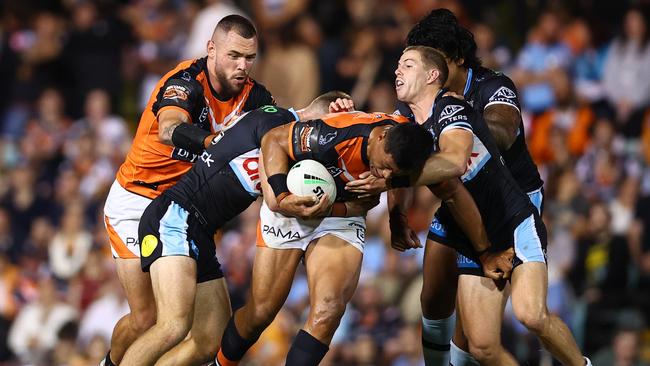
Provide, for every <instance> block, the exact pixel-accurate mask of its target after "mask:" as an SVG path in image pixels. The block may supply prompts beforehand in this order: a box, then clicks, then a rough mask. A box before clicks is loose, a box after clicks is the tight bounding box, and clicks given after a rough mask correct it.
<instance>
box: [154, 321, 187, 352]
mask: <svg viewBox="0 0 650 366" xmlns="http://www.w3.org/2000/svg"><path fill="white" fill-rule="evenodd" d="M191 326H192V322H191V319H185V318H182V317H178V318H171V319H166V320H164V321H161V322H159V323H156V327H160V328H161V329H162V332H161V333H162V334H164V335H163V342H164V343H165V344H167V345H171V346H174V345H176V344H179V343H180V342H181V341H182V340H183V339H185V337H187V334H188V333H189V331H190V328H191Z"/></svg>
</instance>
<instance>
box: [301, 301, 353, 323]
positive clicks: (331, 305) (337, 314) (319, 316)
mask: <svg viewBox="0 0 650 366" xmlns="http://www.w3.org/2000/svg"><path fill="white" fill-rule="evenodd" d="M345 305H346V304H345V302H344V301H343V300H342V299H340V298H334V297H327V298H325V299H323V300H322V301H320V302H319V303H318V304H317V305H316V306H314V307H313V308H312V310H311V312H312V314H311V317H310V318H311V322H312V324H311V326H312V327H313V328H321V329H324V330H332V329H336V327H338V325H339V322H340V321H341V317H342V316H343V313H344V312H345Z"/></svg>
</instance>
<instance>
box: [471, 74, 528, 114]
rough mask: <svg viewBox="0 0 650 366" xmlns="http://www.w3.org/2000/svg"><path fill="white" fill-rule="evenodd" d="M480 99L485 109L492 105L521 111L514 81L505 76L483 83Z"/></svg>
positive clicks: (500, 75) (501, 75)
mask: <svg viewBox="0 0 650 366" xmlns="http://www.w3.org/2000/svg"><path fill="white" fill-rule="evenodd" d="M479 98H480V99H481V104H482V105H483V106H484V107H483V109H485V108H487V107H489V106H491V105H496V104H502V105H508V106H511V107H514V108H516V109H517V110H518V111H521V109H520V108H519V95H518V92H517V88H516V87H515V84H514V83H513V82H512V80H510V78H509V77H507V76H505V75H503V74H499V75H497V76H495V77H492V78H490V79H489V80H485V81H483V82H482V84H481V88H480V91H479Z"/></svg>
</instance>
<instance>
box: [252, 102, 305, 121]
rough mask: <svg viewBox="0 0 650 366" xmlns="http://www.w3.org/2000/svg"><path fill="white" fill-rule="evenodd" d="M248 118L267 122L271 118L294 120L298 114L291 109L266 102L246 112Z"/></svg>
mask: <svg viewBox="0 0 650 366" xmlns="http://www.w3.org/2000/svg"><path fill="white" fill-rule="evenodd" d="M246 116H247V118H249V119H256V120H260V121H261V122H267V121H271V120H283V121H285V122H290V121H296V120H297V119H298V115H297V114H296V112H295V111H293V110H292V109H287V108H282V107H279V106H277V105H274V104H266V105H263V106H261V107H259V108H256V109H253V110H252V111H249V112H246Z"/></svg>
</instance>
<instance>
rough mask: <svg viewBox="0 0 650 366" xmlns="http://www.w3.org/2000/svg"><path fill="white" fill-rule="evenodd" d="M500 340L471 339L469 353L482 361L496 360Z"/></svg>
mask: <svg viewBox="0 0 650 366" xmlns="http://www.w3.org/2000/svg"><path fill="white" fill-rule="evenodd" d="M500 347H501V346H500V344H499V343H498V342H494V341H490V340H487V339H482V340H481V339H479V340H469V353H471V354H472V356H474V358H476V360H477V361H479V362H480V363H488V362H489V361H491V360H494V359H495V358H496V357H497V355H498V353H499V349H500Z"/></svg>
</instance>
